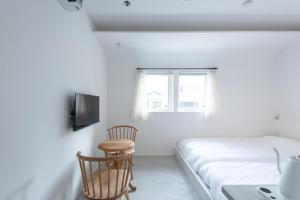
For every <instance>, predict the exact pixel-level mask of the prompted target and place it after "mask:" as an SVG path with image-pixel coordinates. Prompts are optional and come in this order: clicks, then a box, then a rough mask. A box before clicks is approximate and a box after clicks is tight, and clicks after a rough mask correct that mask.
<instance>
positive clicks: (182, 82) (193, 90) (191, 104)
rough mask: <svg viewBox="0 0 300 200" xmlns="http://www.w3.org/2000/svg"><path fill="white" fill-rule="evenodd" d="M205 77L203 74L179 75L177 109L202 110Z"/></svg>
mask: <svg viewBox="0 0 300 200" xmlns="http://www.w3.org/2000/svg"><path fill="white" fill-rule="evenodd" d="M205 79H206V76H205V75H179V99H178V110H179V111H185V112H201V111H203V109H204V103H205Z"/></svg>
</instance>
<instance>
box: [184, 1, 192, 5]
mask: <svg viewBox="0 0 300 200" xmlns="http://www.w3.org/2000/svg"><path fill="white" fill-rule="evenodd" d="M191 4H192V0H184V1H183V5H185V6H189V5H191Z"/></svg>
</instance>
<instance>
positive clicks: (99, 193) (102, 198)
mask: <svg viewBox="0 0 300 200" xmlns="http://www.w3.org/2000/svg"><path fill="white" fill-rule="evenodd" d="M132 154H133V153H131V154H124V155H119V156H114V157H105V158H101V157H87V156H82V155H81V152H80V151H79V152H78V153H77V157H78V159H79V165H80V170H81V175H82V181H83V195H84V196H85V197H86V198H87V199H94V200H116V199H117V198H119V197H121V196H123V195H125V197H126V199H127V200H129V196H128V192H127V191H128V187H129V181H130V171H131V166H132V165H131V160H132ZM115 161H122V163H123V165H122V166H120V167H119V168H117V169H112V168H111V167H110V166H111V165H110V163H112V162H115Z"/></svg>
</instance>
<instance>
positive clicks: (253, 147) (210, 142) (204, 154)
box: [177, 136, 300, 172]
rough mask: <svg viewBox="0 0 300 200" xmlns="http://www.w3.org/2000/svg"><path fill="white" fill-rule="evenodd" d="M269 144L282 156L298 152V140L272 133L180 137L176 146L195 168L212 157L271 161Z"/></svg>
mask: <svg viewBox="0 0 300 200" xmlns="http://www.w3.org/2000/svg"><path fill="white" fill-rule="evenodd" d="M273 147H276V148H277V149H278V150H279V151H280V153H281V155H282V158H283V159H285V158H287V157H288V156H290V155H297V154H299V152H300V143H299V142H297V141H295V140H291V139H287V138H281V137H276V136H265V137H257V138H228V137H227V138H194V139H184V140H182V141H181V142H180V143H179V144H178V146H177V148H178V149H179V150H180V152H181V153H182V155H183V156H184V158H185V159H186V160H187V161H188V163H189V164H190V165H191V167H192V168H193V169H194V171H195V172H198V171H199V169H200V167H201V166H202V165H203V164H206V163H209V162H215V161H232V160H235V161H256V162H257V161H262V162H272V161H275V159H276V157H275V154H274V152H273V150H272V148H273Z"/></svg>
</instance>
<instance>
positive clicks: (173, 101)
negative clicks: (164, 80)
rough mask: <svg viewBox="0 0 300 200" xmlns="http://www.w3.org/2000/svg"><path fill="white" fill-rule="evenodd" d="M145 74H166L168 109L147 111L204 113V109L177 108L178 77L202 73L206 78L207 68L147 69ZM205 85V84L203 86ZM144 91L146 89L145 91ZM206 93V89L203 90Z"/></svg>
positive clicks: (149, 111)
mask: <svg viewBox="0 0 300 200" xmlns="http://www.w3.org/2000/svg"><path fill="white" fill-rule="evenodd" d="M147 75H168V76H169V77H168V85H169V87H168V103H169V108H168V110H153V111H151V110H148V108H147V112H148V113H204V109H200V110H198V111H184V110H182V111H181V110H180V109H179V85H180V82H179V77H180V75H194V76H199V75H204V76H205V79H207V76H206V75H207V70H147V71H146V76H147ZM205 84H206V80H205ZM205 87H206V86H205ZM145 92H146V91H145ZM205 93H206V91H205Z"/></svg>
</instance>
